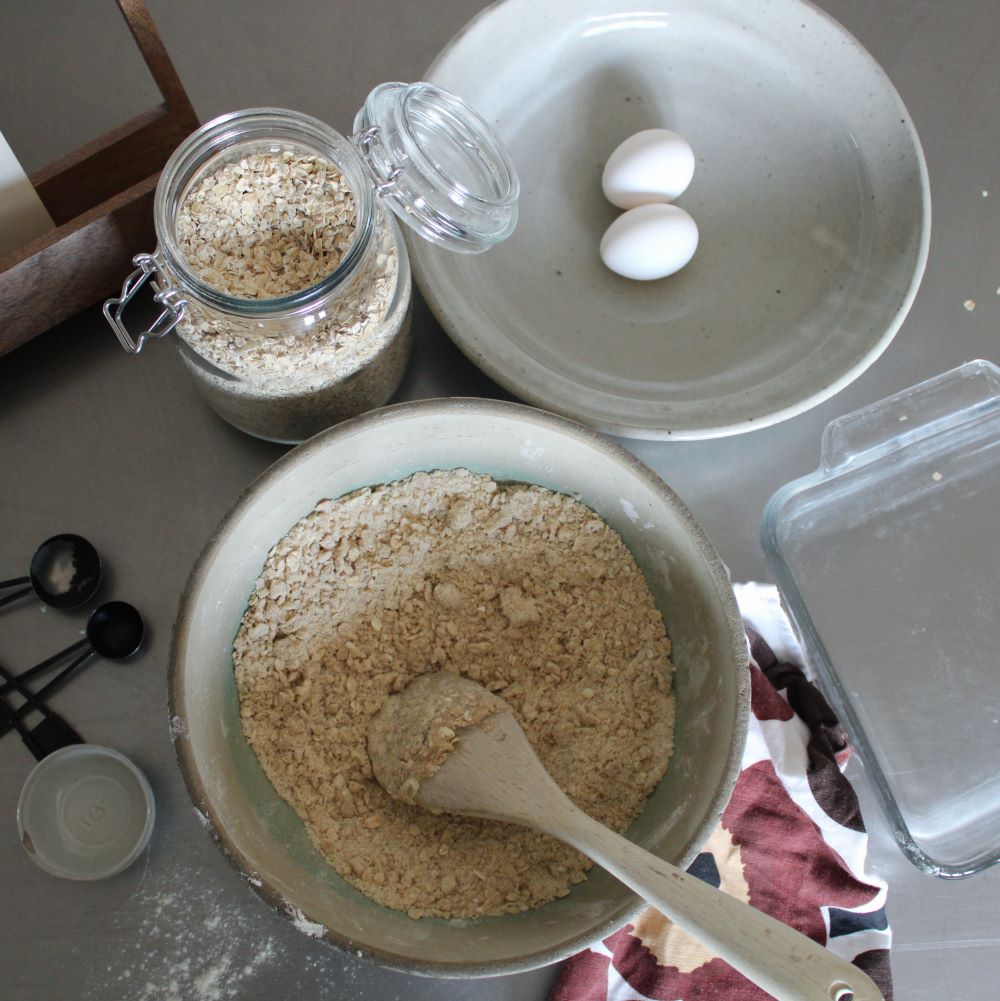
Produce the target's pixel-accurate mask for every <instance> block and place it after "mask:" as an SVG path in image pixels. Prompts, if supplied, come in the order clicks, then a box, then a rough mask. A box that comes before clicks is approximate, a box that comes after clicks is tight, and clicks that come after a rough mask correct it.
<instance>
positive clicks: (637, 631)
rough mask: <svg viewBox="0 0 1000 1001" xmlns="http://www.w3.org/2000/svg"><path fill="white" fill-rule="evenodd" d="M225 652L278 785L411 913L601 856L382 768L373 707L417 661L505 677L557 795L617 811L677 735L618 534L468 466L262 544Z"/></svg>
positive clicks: (474, 904) (432, 667)
mask: <svg viewBox="0 0 1000 1001" xmlns="http://www.w3.org/2000/svg"><path fill="white" fill-rule="evenodd" d="M233 652H234V665H235V672H236V681H237V687H238V690H239V696H240V711H241V716H242V720H243V729H244V732H245V734H246V736H247V739H248V740H249V742H250V744H251V746H252V747H253V749H254V751H255V752H256V754H257V757H258V759H259V760H260V763H261V765H262V767H263V769H264V771H265V773H266V774H267V776H268V778H269V779H270V780H271V782H272V783H273V785H274V787H275V789H276V790H277V791H278V793H279V794H280V795H281V796H283V797H284V798H285V799H286V800H287V801H288V802H289V803H290V804H291V805H292V807H293V808H294V809H295V810H296V811H297V812H298V814H299V816H301V817H302V819H303V821H304V822H305V825H306V828H307V830H308V832H309V835H310V837H311V838H312V840H313V842H314V844H315V845H316V847H317V848H318V849H319V850H320V851H321V852H322V853H323V855H324V856H325V857H326V858H327V859H328V860H329V862H330V864H331V865H332V866H333V867H334V868H335V869H336V870H337V871H338V872H339V873H340V874H341V875H342V876H343V877H344V878H345V879H347V880H348V881H349V882H351V883H352V884H354V885H355V886H356V887H358V888H359V889H360V890H361V891H362V892H364V893H366V894H367V895H368V896H370V897H372V898H373V899H374V900H377V901H378V902H379V903H382V904H385V905H387V906H389V907H394V908H398V909H401V910H405V911H406V912H407V913H409V914H410V915H411V916H412V917H421V916H425V915H434V916H438V917H445V918H468V917H477V916H481V915H489V914H503V913H512V912H516V911H520V910H524V909H526V908H529V907H533V906H536V905H538V904H541V903H544V902H545V901H548V900H551V899H553V898H556V897H561V896H565V895H566V894H567V893H568V892H569V890H570V888H571V887H572V885H573V884H574V883H578V882H580V881H581V880H583V879H584V878H585V876H586V871H587V869H588V868H589V866H590V862H589V861H588V860H587V859H586V858H584V857H583V856H582V855H580V854H579V853H578V852H576V851H575V850H574V849H572V848H569V847H568V846H566V845H563V844H562V843H560V842H558V841H556V840H555V839H553V838H550V837H548V836H547V835H543V834H537V833H535V832H532V831H528V830H526V829H523V828H519V827H515V826H512V825H508V824H502V823H499V822H495V821H483V820H474V819H470V818H459V817H451V816H444V815H441V816H437V815H432V814H430V813H427V812H425V811H424V810H422V809H420V808H419V807H415V806H410V805H408V804H405V803H401V802H399V801H397V800H394V799H392V798H391V797H390V796H389V794H388V793H387V792H385V790H383V789H382V788H381V786H379V784H378V783H377V782H376V780H375V778H374V777H373V774H372V768H371V763H370V761H369V758H368V753H367V747H366V742H367V730H368V723H369V720H370V719H371V718H372V716H374V715H375V713H376V712H377V711H378V710H379V709H380V708H381V707H382V705H383V703H384V702H385V700H386V699H387V698H388V697H389V695H390V694H392V693H394V692H398V691H401V690H402V689H403V688H405V687H406V685H407V684H408V683H409V681H410V680H412V679H413V678H414V677H416V676H417V675H420V674H423V673H426V672H428V671H437V670H444V671H452V672H455V673H458V674H462V675H464V676H466V677H468V678H471V679H473V680H474V681H477V682H479V683H480V684H482V685H484V686H485V687H486V688H488V689H489V690H490V691H492V692H496V693H497V694H498V695H499V696H501V697H502V698H503V699H505V700H506V701H507V703H508V704H509V705H510V706H511V708H512V709H513V711H514V715H515V716H516V717H517V719H518V721H519V722H520V723H521V725H522V726H523V728H524V731H525V733H526V734H527V735H528V738H529V740H530V741H531V743H532V744H533V746H534V748H535V750H536V751H537V752H538V755H539V757H540V758H541V760H542V762H543V763H544V765H545V767H546V768H547V769H548V770H549V772H550V773H551V774H552V775H553V777H554V778H555V779H556V781H557V782H558V783H559V784H560V786H562V788H563V789H564V790H565V791H566V792H567V794H568V795H569V796H570V797H571V798H572V799H573V800H574V801H575V802H576V803H577V805H579V806H580V807H581V808H582V809H583V810H585V811H586V812H587V813H589V814H590V815H591V816H593V817H595V818H596V819H597V820H599V821H601V822H602V823H604V824H607V825H608V826H610V827H613V828H615V829H616V830H619V831H622V830H624V829H625V828H626V827H627V826H628V824H629V823H630V822H631V821H632V820H633V819H634V818H635V816H636V815H637V814H638V813H639V812H640V810H641V809H642V806H643V804H644V803H645V800H646V797H647V796H648V795H649V793H650V792H651V791H652V790H653V788H654V787H655V785H656V783H657V782H658V781H659V780H660V778H661V777H662V776H663V773H664V772H665V770H666V765H667V761H668V759H669V756H670V753H671V750H672V745H673V695H672V691H671V675H672V666H671V664H670V659H669V654H670V642H669V640H668V638H667V635H666V631H665V629H664V626H663V621H662V618H661V616H660V613H659V611H658V610H657V609H656V606H655V604H654V602H653V598H652V595H651V594H650V592H649V589H648V586H647V584H646V581H645V579H644V578H643V576H642V573H641V571H640V570H639V568H638V567H637V565H636V564H635V561H634V560H633V558H632V556H631V554H630V553H629V551H628V549H627V548H626V547H625V545H624V544H623V543H622V541H621V539H620V538H619V537H618V535H617V534H616V533H615V532H614V531H613V530H612V529H611V528H610V527H609V526H608V525H607V524H606V523H605V522H604V521H602V520H601V519H600V518H599V517H598V516H597V515H595V514H594V512H593V511H591V510H590V509H589V508H587V507H585V506H584V505H582V504H580V503H579V502H577V501H575V500H573V499H572V498H570V497H566V496H564V495H561V494H556V493H553V492H551V491H549V490H545V489H543V488H541V487H534V486H524V485H520V484H498V483H496V482H494V481H493V480H492V479H490V478H489V477H488V476H482V475H477V474H474V473H470V472H468V471H466V470H454V471H448V472H443V471H439V472H433V473H417V474H415V475H414V476H412V477H410V478H409V479H406V480H402V481H399V482H396V483H390V484H387V485H384V486H379V487H374V488H371V489H364V490H360V491H357V492H356V493H353V494H350V495H348V496H346V497H343V498H340V499H339V500H324V501H321V502H320V503H319V504H318V505H317V507H316V508H315V510H314V511H313V512H312V513H311V514H309V515H308V516H306V517H305V518H303V519H302V520H301V521H299V522H298V523H297V524H296V525H295V526H293V528H292V529H291V531H289V533H288V534H287V535H286V536H285V537H284V538H283V539H282V540H281V541H280V542H279V543H278V544H277V545H276V546H275V547H274V549H273V550H272V551H271V553H270V554H269V555H268V558H267V561H266V563H265V566H264V569H263V572H262V575H261V577H260V579H259V580H258V582H257V585H256V588H255V590H254V593H253V594H252V595H251V598H250V602H249V606H248V608H247V611H246V613H245V615H244V618H243V622H242V624H241V626H240V629H239V632H238V634H237V636H236V640H235V643H234V651H233Z"/></svg>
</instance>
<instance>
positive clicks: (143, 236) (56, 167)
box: [0, 0, 198, 354]
mask: <svg viewBox="0 0 1000 1001" xmlns="http://www.w3.org/2000/svg"><path fill="white" fill-rule="evenodd" d="M117 3H118V7H119V9H120V10H121V12H122V15H123V16H124V17H125V20H126V22H127V24H128V27H129V30H130V31H131V33H132V36H133V38H134V39H135V41H136V44H137V45H138V46H139V51H140V52H141V54H142V57H143V59H144V60H145V62H146V65H147V66H148V67H149V71H150V73H151V74H152V77H153V79H154V81H155V82H156V85H157V87H158V88H159V90H160V94H161V95H162V97H163V103H162V104H160V105H159V106H158V107H156V108H152V109H151V110H149V111H147V112H144V113H143V114H141V115H138V116H137V117H136V118H133V119H132V120H131V121H129V122H126V123H125V124H124V125H121V126H119V127H118V128H117V129H114V130H112V131H111V132H108V133H107V134H106V135H103V136H101V137H99V138H98V139H95V140H93V141H92V142H90V143H87V144H86V145H85V146H82V147H81V148H80V149H78V150H76V151H74V152H73V153H70V154H68V155H67V156H64V157H62V158H61V159H59V160H57V161H56V162H55V163H52V164H50V165H49V166H47V167H44V168H42V169H41V170H39V171H36V172H35V173H34V174H32V175H31V177H30V180H31V183H32V184H33V185H34V188H35V190H36V191H37V192H38V196H39V197H40V198H41V201H42V204H43V205H44V206H45V208H46V209H47V210H48V212H49V215H50V216H51V217H52V220H53V222H54V223H55V224H56V227H57V228H56V229H54V230H50V231H49V232H48V233H46V234H45V235H44V236H41V237H39V238H38V239H37V240H33V241H32V242H31V243H29V244H27V245H26V246H24V247H22V248H20V249H19V250H17V251H15V252H14V253H12V254H8V255H6V256H5V257H0V354H4V353H5V352H7V351H10V350H12V349H13V348H16V347H17V346H18V345H20V344H23V343H24V342H25V341H28V340H30V339H31V338H32V337H34V336H35V335H36V334H40V333H42V332H43V331H45V330H49V329H50V328H51V327H53V326H55V325H56V324H57V323H60V322H62V321H63V320H65V319H67V318H69V317H70V316H73V315H74V314H75V313H78V312H79V311H80V310H81V309H84V308H86V307H88V306H91V305H93V304H94V303H96V302H98V301H100V300H102V299H105V298H107V297H109V296H112V295H115V294H116V293H117V292H118V291H119V290H120V289H121V286H122V282H123V281H124V280H125V278H126V277H127V276H128V274H129V272H130V271H132V270H133V265H132V257H133V255H134V254H136V253H137V252H139V251H140V250H147V251H148V250H152V248H153V246H154V241H155V236H154V233H153V193H154V191H155V190H156V182H157V180H158V179H159V176H160V171H161V170H162V169H163V166H164V164H165V163H166V162H167V160H168V159H169V157H170V154H171V153H173V151H174V150H175V149H176V148H177V147H178V146H179V145H180V143H181V141H182V140H183V139H184V138H185V137H186V136H188V135H190V133H191V132H193V131H194V130H195V129H196V128H197V127H198V119H197V117H196V116H195V113H194V109H193V108H192V106H191V102H190V101H189V100H188V96H187V94H186V93H185V92H184V88H183V86H182V85H181V82H180V79H179V78H178V76H177V72H176V71H175V69H174V67H173V64H172V63H171V61H170V58H169V57H168V56H167V52H166V49H165V48H164V46H163V42H162V41H161V40H160V36H159V34H158V33H157V31H156V26H155V25H154V24H153V21H152V19H151V18H150V16H149V12H148V11H147V10H146V7H145V4H144V3H143V2H142V0H117Z"/></svg>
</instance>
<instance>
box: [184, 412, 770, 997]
mask: <svg viewBox="0 0 1000 1001" xmlns="http://www.w3.org/2000/svg"><path fill="white" fill-rule="evenodd" d="M421 414H437V415H441V414H446V415H452V416H455V417H461V416H463V415H470V414H473V415H476V416H484V415H489V414H498V415H502V416H504V417H508V418H514V419H516V420H519V421H521V422H524V423H525V424H527V425H528V426H535V427H538V428H544V429H547V430H550V431H556V432H559V433H562V434H566V435H569V436H571V437H574V438H576V439H578V440H580V441H582V442H584V443H585V444H587V445H589V446H590V447H592V448H594V449H596V450H597V451H598V452H601V453H603V454H604V455H605V456H607V457H608V458H609V459H611V460H613V461H615V462H617V463H619V464H621V465H623V466H625V467H626V468H627V469H628V470H629V471H631V472H632V473H633V474H635V475H636V476H637V477H638V478H639V479H640V480H642V481H643V482H644V483H645V485H647V486H648V487H649V488H651V489H652V490H653V491H654V492H655V493H656V494H657V495H658V496H659V497H660V498H661V499H662V500H663V502H664V503H665V504H666V505H667V506H668V507H670V508H671V510H672V511H673V512H674V513H675V514H676V515H677V516H678V517H679V518H680V520H681V521H682V523H683V524H684V527H685V528H686V529H687V531H688V532H689V533H690V537H691V539H692V540H693V541H694V543H695V545H696V547H697V549H698V552H699V554H700V555H701V556H702V558H703V559H704V560H705V561H706V564H707V566H708V568H709V571H710V573H711V579H712V585H713V588H714V591H715V594H716V597H717V598H718V599H719V601H720V603H721V606H722V610H723V613H724V618H725V621H726V625H727V629H728V632H729V637H730V649H729V656H730V658H731V659H732V662H733V664H734V668H735V670H736V672H737V677H736V684H735V695H736V698H735V703H736V704H735V706H734V709H735V719H734V724H733V729H732V738H731V740H730V744H729V750H728V754H727V757H726V763H725V768H724V770H723V775H722V780H721V782H720V783H719V789H718V791H717V793H716V795H715V797H714V798H713V801H712V805H711V808H710V810H709V811H708V813H707V814H706V817H705V820H704V822H703V823H702V824H701V825H700V826H699V828H698V831H697V833H696V835H695V836H694V838H693V839H692V843H693V844H695V845H696V846H699V847H700V845H702V844H704V842H705V840H706V839H707V838H708V836H709V835H710V834H711V832H712V830H713V829H714V827H715V826H716V825H717V824H718V822H719V820H720V819H721V817H722V813H723V811H724V810H725V808H726V806H727V805H728V803H729V799H730V797H731V795H732V792H733V788H734V786H735V784H736V779H737V776H738V775H739V772H740V765H741V762H742V759H743V751H744V747H745V744H746V738H747V731H748V727H749V714H750V672H749V648H748V645H747V640H746V633H745V630H744V626H743V620H742V617H741V615H740V611H739V607H738V606H737V604H736V597H735V595H734V594H733V590H732V587H731V585H730V581H729V573H728V570H727V569H726V567H725V565H724V564H723V562H722V560H721V559H720V558H719V555H718V553H717V552H716V551H715V548H714V546H713V545H712V543H711V542H710V541H709V539H708V536H707V535H706V534H705V532H704V530H703V529H702V528H701V526H700V525H699V524H698V523H697V522H696V521H695V519H694V517H693V516H692V514H691V513H690V511H689V510H688V508H687V506H686V505H685V504H684V502H683V501H682V500H681V499H680V497H679V496H678V495H677V494H676V493H675V492H674V491H673V490H672V489H671V488H670V487H669V486H668V485H667V484H666V483H665V482H664V481H663V480H662V479H661V478H660V477H659V476H657V475H656V473H654V472H653V470H652V469H650V468H649V467H648V466H647V465H646V464H645V463H643V462H642V461H641V460H640V459H638V458H637V457H636V456H635V455H633V454H632V453H631V452H629V451H628V450H627V449H625V448H624V447H623V446H621V445H619V444H618V443H617V442H614V441H612V440H610V439H609V438H607V437H605V436H604V435H603V434H601V433H600V432H597V431H594V430H593V429H591V428H588V427H585V426H584V425H582V424H579V423H577V422H575V421H572V420H570V419H568V418H565V417H560V416H558V415H556V414H551V413H548V412H547V411H543V410H538V409H536V408H534V407H529V406H525V405H524V404H520V403H510V402H507V401H501V400H489V399H481V398H476V397H447V398H444V397H442V398H435V399H426V400H418V401H413V402H406V403H397V404H393V405H390V406H387V407H381V408H379V409H377V410H373V411H369V412H368V413H365V414H362V415H360V416H359V417H354V418H351V419H350V420H347V421H344V422H342V423H340V424H337V425H334V426H333V427H331V428H327V429H326V430H325V431H321V432H320V433H319V434H317V435H315V436H314V437H312V438H310V439H309V440H308V441H306V442H304V443H303V444H301V445H299V446H297V447H296V448H293V449H291V450H290V451H289V452H287V453H286V454H285V455H283V456H281V457H280V458H279V459H277V460H276V461H275V462H274V463H272V464H271V465H270V466H269V467H268V468H267V469H265V470H264V471H263V472H262V473H261V474H260V475H259V476H258V477H257V478H256V479H255V480H253V481H252V482H251V483H250V485H249V486H248V487H247V488H246V489H245V490H244V491H243V493H242V494H241V495H240V497H239V499H238V500H237V501H236V503H235V504H234V505H233V506H232V507H231V508H230V510H229V512H228V513H227V514H226V515H225V517H224V518H223V519H222V520H221V521H220V522H219V524H218V526H217V527H216V528H215V530H214V531H213V533H212V535H211V537H210V538H209V540H208V541H207V542H206V544H205V547H204V548H203V550H202V552H201V554H200V555H199V557H198V559H197V561H196V562H195V564H194V567H193V568H192V570H191V573H190V575H189V577H188V581H187V584H186V586H185V588H184V591H183V593H182V594H181V597H180V601H179V604H178V609H177V618H176V621H175V624H174V630H173V635H172V639H171V644H170V656H169V662H168V667H167V693H168V699H167V701H168V713H169V718H170V720H171V727H170V732H171V737H172V742H173V745H174V753H175V755H176V757H177V764H178V767H179V768H180V772H181V775H182V777H183V779H184V784H185V786H186V787H187V791H188V794H189V796H190V797H191V801H192V803H193V805H194V807H195V810H196V812H197V814H198V816H199V819H200V820H201V821H202V823H203V826H204V827H205V828H206V829H207V830H208V831H209V832H210V834H211V835H212V837H213V839H214V840H215V842H216V843H217V845H218V846H219V848H220V849H221V850H222V853H223V855H224V856H225V857H226V858H227V859H228V860H229V862H230V863H231V864H232V865H233V866H234V867H235V868H236V870H237V872H239V874H240V876H241V877H242V878H243V879H244V881H246V882H247V883H248V884H249V885H250V887H251V890H252V891H253V892H254V893H255V894H256V895H257V896H258V897H260V898H261V899H263V900H264V901H265V902H266V903H267V904H269V905H270V906H271V907H272V908H274V909H275V910H276V911H278V913H279V914H281V915H282V916H283V917H285V918H287V919H290V920H292V921H293V922H295V923H296V924H297V925H298V924H299V923H300V922H302V921H303V920H304V921H305V922H308V923H309V924H312V922H311V920H310V919H309V917H308V915H304V914H303V913H302V912H301V911H299V910H298V909H297V908H295V907H294V905H293V904H291V903H290V902H289V901H288V900H286V899H285V898H284V897H283V896H282V895H281V894H280V893H279V892H278V891H277V890H275V889H274V888H273V887H272V886H271V885H270V884H269V883H268V881H267V879H266V877H265V875H264V874H263V873H260V872H258V871H257V870H255V869H254V867H253V866H252V865H250V863H249V861H248V860H247V859H246V857H245V856H244V855H243V854H242V853H241V852H240V850H239V849H238V848H237V847H236V845H235V843H234V842H233V840H232V839H231V838H230V836H229V835H228V833H227V832H226V830H225V828H224V827H223V826H222V825H221V824H220V823H219V820H218V817H217V816H216V814H215V811H214V809H213V807H212V804H211V802H210V800H209V798H208V796H207V794H206V791H205V788H204V786H203V784H202V781H201V778H200V775H199V769H198V766H197V762H196V761H195V758H194V755H193V753H192V750H191V745H190V739H189V736H188V732H187V727H186V723H185V717H184V715H183V706H184V703H185V697H184V674H183V672H182V671H181V667H180V665H181V663H182V662H183V661H184V660H185V659H186V655H187V646H188V639H189V633H190V629H191V618H192V615H191V609H192V607H193V605H194V604H195V603H196V596H197V594H198V592H199V591H200V589H201V586H202V584H203V583H204V581H205V579H206V578H207V575H208V568H209V566H210V565H211V563H212V561H213V557H214V555H215V552H216V550H217V549H218V548H219V546H220V545H221V544H222V541H223V539H224V537H225V535H226V534H227V530H228V528H229V526H230V524H232V523H233V522H235V521H236V520H237V519H238V518H239V517H241V516H242V514H243V512H244V510H245V509H246V508H247V507H249V506H250V504H252V503H253V502H254V501H255V500H256V498H257V496H258V494H259V493H260V492H261V491H262V490H264V489H266V488H267V487H268V485H269V484H270V483H271V482H273V481H275V480H277V479H278V478H279V477H281V476H282V475H283V474H284V473H285V470H286V469H287V468H288V467H290V466H292V465H294V464H297V463H298V462H300V461H302V459H303V458H304V457H305V456H307V455H311V454H312V453H314V452H317V451H321V450H323V449H325V448H327V447H328V446H329V445H330V444H331V443H334V442H337V441H338V440H340V439H343V438H347V437H349V436H352V435H354V434H355V433H357V432H358V431H359V430H360V429H364V428H366V427H369V426H374V425H379V424H386V423H394V422H396V421H399V420H405V419H407V418H409V417H410V416H413V415H421ZM276 541H277V540H276ZM175 721H176V724H175ZM683 861H684V860H682V862H683ZM646 906H647V905H646V902H645V901H644V900H642V899H641V898H640V897H639V896H638V895H636V894H633V893H631V891H630V899H629V901H628V902H627V903H626V904H624V905H623V906H622V907H621V908H619V910H618V911H616V913H615V914H614V915H612V916H611V917H610V918H609V919H607V920H606V921H604V922H602V923H601V924H600V925H598V926H596V927H594V928H593V929H592V930H591V931H589V932H586V933H584V934H581V935H577V936H575V937H574V938H572V939H570V940H567V941H566V942H564V943H563V944H562V945H561V946H558V947H555V948H550V949H540V950H538V951H537V952H531V953H526V954H524V955H522V956H519V957H517V958H516V959H506V960H492V961H483V962H463V961H462V960H455V961H440V960H422V959H414V958H411V957H408V956H403V955H400V954H398V953H395V952H393V951H391V950H389V949H384V948H381V947H378V946H372V945H368V944H366V943H358V942H355V941H354V940H352V939H350V938H348V937H347V936H345V935H342V934H340V933H338V932H336V931H334V930H333V929H331V928H327V927H326V926H325V925H319V924H317V925H316V927H317V928H320V927H321V928H322V929H323V931H322V936H319V935H318V934H317V935H316V937H317V938H320V937H322V939H323V940H324V941H326V942H328V943H330V944H332V945H333V946H335V947H337V948H338V949H340V950H342V951H345V952H350V953H352V954H353V955H355V956H364V957H366V958H369V959H371V960H374V961H375V962H377V963H379V964H381V965H382V966H386V967H389V968H390V969H394V970H399V971H401V972H404V973H409V974H417V975H420V976H430V977H442V978H452V979H460V978H467V979H478V978H482V977H496V976H505V975H511V974H515V973H524V972H527V971H529V970H534V969H538V968H540V967H543V966H548V965H551V964H553V963H556V962H560V961H561V960H563V959H566V958H567V957H569V956H571V955H573V954H574V953H576V952H579V951H580V950H581V949H584V948H586V947H587V946H589V945H591V944H592V943H594V942H597V941H600V940H601V939H603V938H606V937H607V936H608V935H610V934H612V933H613V932H615V931H617V930H618V929H619V928H621V927H622V926H623V925H625V924H626V923H628V922H629V921H632V920H633V919H634V918H635V917H636V916H637V915H638V914H639V912H640V911H641V910H642V909H643V908H645V907H646ZM310 931H311V930H310Z"/></svg>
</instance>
